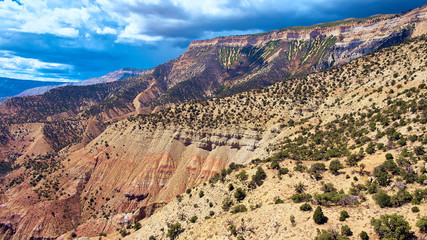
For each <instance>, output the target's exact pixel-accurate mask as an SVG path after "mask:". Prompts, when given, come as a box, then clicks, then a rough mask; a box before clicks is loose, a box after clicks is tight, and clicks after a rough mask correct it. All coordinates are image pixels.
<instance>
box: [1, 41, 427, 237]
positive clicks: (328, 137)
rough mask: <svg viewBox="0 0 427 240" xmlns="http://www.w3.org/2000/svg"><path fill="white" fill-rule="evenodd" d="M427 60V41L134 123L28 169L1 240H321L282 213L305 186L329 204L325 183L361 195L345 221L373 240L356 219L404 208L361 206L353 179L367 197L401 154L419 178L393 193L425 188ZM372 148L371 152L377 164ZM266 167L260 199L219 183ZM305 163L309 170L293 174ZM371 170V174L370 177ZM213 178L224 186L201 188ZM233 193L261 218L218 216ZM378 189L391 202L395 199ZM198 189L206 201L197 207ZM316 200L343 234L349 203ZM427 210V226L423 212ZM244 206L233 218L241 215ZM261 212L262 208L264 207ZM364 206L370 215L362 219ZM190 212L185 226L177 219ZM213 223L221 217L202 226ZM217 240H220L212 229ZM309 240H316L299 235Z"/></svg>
mask: <svg viewBox="0 0 427 240" xmlns="http://www.w3.org/2000/svg"><path fill="white" fill-rule="evenodd" d="M426 49H427V43H426V40H425V39H422V38H419V39H416V41H413V42H408V43H405V44H402V45H398V46H394V47H391V48H388V49H386V50H382V51H380V52H376V53H374V54H370V55H369V56H366V57H364V58H361V59H358V60H355V61H352V62H351V63H349V64H346V65H344V66H343V67H341V68H334V69H331V70H328V71H324V72H319V73H314V74H310V75H308V76H304V77H299V78H293V79H287V80H284V81H282V82H279V83H277V84H275V85H273V86H271V87H268V88H263V89H257V90H252V91H249V92H244V93H241V94H237V95H233V96H230V97H226V98H215V99H211V100H205V101H193V102H190V103H187V104H183V105H177V106H173V107H171V108H169V109H165V110H163V111H159V112H157V113H155V114H150V115H138V116H133V117H129V118H128V119H126V120H123V121H120V122H118V123H116V124H112V125H111V126H109V127H107V129H106V130H105V131H104V132H103V133H102V134H100V135H99V136H98V137H96V138H95V139H94V140H93V141H91V142H90V143H89V144H88V145H87V146H86V147H84V148H82V149H80V150H78V151H76V152H73V153H70V154H69V155H68V154H65V153H64V155H62V156H57V157H55V156H45V157H33V156H26V157H25V158H24V162H23V168H20V169H18V170H15V171H13V172H12V174H9V175H7V176H6V177H4V178H3V179H2V181H3V182H4V185H3V187H2V191H4V194H2V195H1V199H2V212H1V216H0V220H1V226H2V232H3V233H4V234H5V235H7V236H12V238H14V239H21V238H29V237H30V236H32V237H36V238H42V237H43V238H46V237H56V236H59V235H60V234H62V233H63V232H65V231H68V233H67V234H66V235H64V236H63V237H70V236H71V235H73V236H74V234H76V235H77V236H99V235H100V234H101V235H104V233H106V234H107V237H108V236H110V237H113V238H115V237H116V236H118V234H119V232H118V231H116V229H117V228H119V230H120V229H121V228H122V227H123V229H124V230H121V232H122V234H124V235H125V234H126V231H130V230H129V229H128V230H126V226H127V225H129V224H131V223H132V224H133V222H134V221H135V220H139V219H143V220H142V221H141V224H142V226H143V227H142V228H141V230H139V231H137V232H135V233H134V235H131V237H132V236H134V237H135V238H139V239H140V238H143V239H144V238H148V237H149V236H151V235H153V236H155V237H157V238H159V237H160V238H165V237H166V234H167V229H168V224H172V223H175V222H180V223H181V224H182V227H183V228H184V229H185V231H184V232H183V233H182V234H181V235H180V237H182V238H185V236H188V238H191V239H193V238H206V237H211V238H222V237H230V236H231V235H233V233H231V232H229V231H228V230H227V229H228V228H229V226H230V225H232V224H234V225H235V226H236V228H237V230H236V231H237V233H238V234H240V235H242V236H244V237H247V238H267V237H266V235H265V234H268V236H276V237H279V238H280V237H286V236H288V237H294V238H301V237H304V236H309V237H310V236H311V237H314V236H315V235H316V231H315V229H313V232H308V233H307V232H306V231H301V230H302V229H303V228H304V226H306V225H305V224H310V222H308V220H309V219H305V218H309V217H310V214H302V215H301V214H300V213H299V212H295V213H293V214H294V215H295V217H296V218H295V219H296V224H297V227H295V229H293V230H292V231H289V232H286V231H285V232H283V231H284V230H283V228H285V227H286V229H288V228H290V226H288V225H290V224H291V223H290V221H288V220H286V219H288V218H289V216H288V215H290V212H283V210H281V209H296V210H298V207H299V205H295V204H294V203H292V202H291V200H290V198H291V196H292V194H291V192H293V191H294V189H293V185H294V184H296V183H298V182H299V181H301V182H303V183H304V185H306V186H309V187H306V190H305V191H306V192H307V193H309V194H311V195H313V196H314V195H315V194H314V193H319V194H320V192H319V191H320V189H321V187H322V184H321V183H320V182H318V181H316V180H315V179H317V178H323V180H324V181H325V182H327V183H328V182H332V183H335V185H336V186H337V185H339V187H338V186H337V188H339V189H341V188H342V189H343V191H344V193H347V195H346V196H347V197H349V198H351V199H353V198H354V197H353V196H356V198H357V200H358V201H359V202H361V205H356V204H355V203H354V202H351V203H350V205H351V209H350V210H348V212H350V216H354V217H355V218H354V219H352V220H354V224H351V223H347V224H348V225H349V226H350V227H351V229H353V230H357V231H359V230H361V229H363V230H364V231H367V232H368V233H369V234H370V235H373V230H372V228H370V226H369V224H368V225H367V223H369V219H368V220H366V219H364V218H361V219H357V218H356V216H362V215H360V214H371V215H370V216H373V217H376V218H378V217H379V216H380V215H381V214H382V213H390V211H391V210H394V208H391V209H390V208H387V209H382V208H379V207H377V206H376V205H375V204H374V203H373V201H374V200H372V197H371V196H370V195H369V196H367V195H366V194H361V193H363V191H365V190H360V189H359V190H357V189H355V190H354V189H353V190H350V187H352V188H356V187H355V186H353V185H351V183H352V182H353V181H355V180H354V179H355V178H354V176H356V177H357V178H358V179H359V180H358V181H359V182H360V183H363V184H364V183H365V180H368V179H369V178H371V179H376V178H378V176H377V175H375V171H374V168H375V167H378V166H379V165H380V164H381V163H383V161H384V156H385V154H386V153H389V152H390V153H392V154H393V156H395V159H398V156H402V159H400V160H399V161H398V164H399V167H400V168H402V169H405V168H406V167H407V166H411V169H412V170H413V171H412V170H411V171H409V172H410V173H412V175H410V176H409V175H408V176H406V175H405V174H403V173H402V175H401V176H400V177H388V178H387V179H390V180H392V182H393V184H391V182H390V181H389V183H388V184H387V185H388V186H391V185H395V184H397V183H398V182H400V181H402V182H403V184H404V185H405V186H407V188H408V189H409V190H408V191H409V192H410V193H411V194H413V192H414V191H415V189H422V187H420V184H421V185H422V184H424V183H425V179H424V178H425V177H423V176H425V174H424V175H423V173H424V171H425V170H423V168H422V167H423V166H424V165H423V164H425V159H424V155H423V154H424V153H422V151H421V150H420V148H419V146H421V147H422V150H423V151H424V145H423V144H422V142H423V141H424V140H423V139H424V134H425V127H424V125H425V122H426V121H425V115H424V113H423V112H424V111H425V110H424V101H423V100H424V97H425V94H426V93H425V91H426V88H425V84H424V81H425V79H426V76H427V72H426V71H427V70H426V62H427V58H426V56H427V55H426ZM372 122H373V124H372ZM392 129H394V130H392ZM337 136H340V137H337ZM412 136H415V137H412ZM319 137H320V138H319ZM318 139H319V140H318ZM401 139H404V140H401ZM370 142H372V144H373V146H374V147H373V148H374V150H373V152H371V151H369V153H368V152H367V151H368V148H369V145H370ZM362 148H363V149H364V150H363V151H361V150H360V149H362ZM371 148H372V146H371ZM405 148H406V150H405ZM365 149H366V151H365ZM416 149H418V150H416ZM411 156H412V157H411ZM271 157H272V158H271ZM257 158H258V159H266V160H265V161H261V160H255V161H254V163H253V164H258V165H259V166H262V167H263V169H265V171H267V180H266V183H265V184H263V185H262V186H261V187H255V189H253V188H254V186H253V184H252V185H251V184H250V181H249V180H248V181H243V182H242V183H240V182H239V181H237V180H235V178H234V175H233V174H229V173H227V172H224V171H223V173H221V174H222V177H221V175H215V174H216V173H219V172H221V170H222V169H223V168H226V167H227V166H229V164H230V163H237V164H245V165H246V164H248V163H250V162H251V160H253V159H257ZM331 160H339V161H341V164H342V165H345V166H346V168H345V169H344V170H341V171H342V172H345V173H347V174H349V175H351V179H349V180H348V179H346V178H345V174H339V175H338V176H337V177H336V176H335V175H334V174H329V173H322V172H324V171H325V170H324V169H323V168H322V167H321V166H320V167H319V169H317V167H314V168H313V167H311V165H312V164H313V163H315V162H313V161H320V162H324V163H325V164H326V165H327V166H329V164H330V161H331ZM260 161H261V162H265V163H259V162H260ZM396 161H397V160H396ZM297 162H301V164H297V165H300V166H297V167H296V168H295V169H294V167H295V166H294V165H295V164H296V163H297ZM273 163H274V164H278V166H277V165H273ZM362 163H363V164H364V166H365V167H364V168H363V169H362V170H363V174H360V173H358V172H360V166H361V164H362ZM346 164H347V165H348V166H347V165H346ZM357 165H358V166H359V167H356V166H357ZM124 166H126V167H124ZM251 166H252V165H249V166H248V167H246V168H245V170H246V171H247V173H248V174H249V176H251V175H252V174H253V172H254V171H255V170H256V169H251ZM304 166H306V167H304ZM267 167H270V168H272V169H270V170H267ZM284 167H287V168H288V169H290V172H288V173H287V174H283V175H284V176H281V177H279V176H276V174H277V172H278V170H277V168H284ZM424 167H425V166H424ZM305 168H308V170H307V173H300V172H299V171H300V170H301V171H302V172H305V171H306V170H304V169H305ZM298 169H300V170H298ZM310 169H312V170H310ZM239 171H240V170H239ZM283 171H285V170H283ZM368 172H369V173H368ZM398 172H400V170H398ZM289 173H290V174H289ZM274 176H275V177H274ZM308 176H309V177H310V179H308V178H307V177H308ZM390 176H391V175H390ZM212 177H213V179H214V180H212V183H213V184H214V186H211V185H210V184H208V185H206V186H204V185H200V184H202V183H203V182H205V181H207V180H208V179H211V178H212ZM280 178H282V179H280ZM221 179H223V180H221ZM411 179H412V180H411ZM294 180H295V182H293V181H294ZM218 181H219V182H218ZM378 181H379V180H378ZM222 182H223V183H222ZM287 182H289V183H287ZM342 182H345V183H346V184H342ZM229 183H233V185H235V187H236V188H237V187H241V188H242V189H244V190H245V192H246V194H247V198H245V199H244V200H242V201H241V204H244V205H245V206H246V208H247V209H250V205H253V206H254V210H250V211H249V212H248V213H240V214H237V215H235V214H232V213H230V212H229V211H224V210H221V209H222V201H223V200H224V199H223V198H224V197H225V196H227V195H230V196H232V195H234V192H233V191H228V190H227V189H224V188H225V186H227V185H228V184H229ZM281 183H283V184H281ZM354 184H357V182H355V183H354ZM197 185H199V187H197V190H193V192H194V193H193V195H194V196H192V197H191V198H190V197H187V195H183V196H182V197H183V199H182V200H180V201H181V202H179V201H178V200H173V199H176V195H178V194H182V193H183V192H185V191H186V189H192V188H193V187H194V186H197ZM360 188H361V189H363V188H362V187H360ZM378 188H381V189H383V190H385V191H388V192H389V194H394V193H393V192H392V190H391V189H390V187H386V186H384V187H378ZM6 189H8V190H7V191H5V190H6ZM339 189H338V190H339ZM200 190H203V192H204V193H205V194H206V199H209V201H206V199H205V198H204V197H202V198H201V199H200V193H199V192H200ZM338 190H337V191H338ZM350 191H351V192H350ZM354 191H356V192H354ZM337 194H338V193H337ZM340 194H341V193H340ZM359 195H360V196H359ZM362 196H364V198H366V201H365V200H362V199H363V198H361V197H362ZM323 197H325V196H323ZM359 197H360V198H359ZM275 198H280V199H281V200H283V201H285V203H284V204H285V205H281V204H279V205H274V204H272V203H273V202H274V201H276V200H275ZM198 199H200V200H198ZM313 199H314V200H313V204H315V205H322V206H323V205H332V206H333V207H331V209H330V210H329V209H324V211H325V214H326V215H327V216H328V217H329V218H330V220H329V223H328V224H329V225H326V227H325V228H326V229H327V228H328V227H335V226H336V225H337V224H338V222H337V221H336V218H337V217H336V216H335V215H336V214H337V213H333V212H334V211H336V209H339V210H340V209H341V207H340V206H336V205H337V204H338V202H335V201H338V200H339V201H344V200H342V198H338V200H335V199H328V198H327V199H326V200H322V198H321V197H318V198H315V197H313ZM423 199H424V197H422V198H421V200H420V203H421V205H420V206H419V208H420V210H421V213H422V212H423V211H425V202H424V201H425V200H423ZM172 200H173V201H172ZM170 201H172V203H170V204H169V205H166V206H165V207H162V206H164V205H165V204H166V203H167V202H170ZM233 201H234V203H233V204H231V203H230V204H231V205H234V204H236V202H235V200H233ZM325 201H326V202H325ZM399 201H400V200H399ZM210 203H212V210H210V209H211V207H210V205H211V204H210ZM258 203H261V204H260V205H258V207H257V204H258ZM270 204H271V205H270ZM196 205H197V206H196ZM366 205H368V206H369V209H370V210H363V209H367V208H366ZM401 205H402V206H403V207H402V208H398V209H399V211H398V213H400V214H403V215H405V217H406V218H409V217H410V219H408V220H409V221H410V222H411V225H412V226H413V228H415V227H414V223H415V221H416V220H417V219H416V218H414V216H415V215H414V214H412V215H411V214H410V213H409V212H408V211H405V209H406V210H407V209H408V207H409V206H410V205H407V204H406V205H405V204H404V203H402V204H401ZM178 206H179V210H178V211H175V210H176V209H177V208H178ZM353 208H354V210H352V209H353ZM346 209H347V208H346ZM181 210H182V211H184V212H185V213H184V214H180V213H182V211H181ZM389 210H390V211H389ZM210 211H213V212H214V216H215V217H213V218H211V219H207V220H206V221H204V219H205V217H206V216H208V214H209V212H210ZM235 211H238V210H235ZM239 211H240V210H239ZM298 211H299V210H298ZM359 211H362V213H360V212H359ZM363 211H365V212H363ZM156 212H157V213H156ZM272 212H275V213H277V212H278V213H280V212H283V214H276V215H274V214H271V213H272ZM152 214H154V216H153V217H148V216H150V215H152ZM246 214H247V215H246ZM297 214H298V215H297ZM358 214H359V215H358ZM252 215H253V216H252ZM193 216H197V217H198V219H199V220H196V221H198V222H199V223H196V224H195V225H193V224H191V221H190V220H191V219H190V218H191V217H193ZM236 216H238V219H237V218H236ZM244 216H247V218H246V217H244ZM256 216H264V217H262V218H256ZM267 216H270V217H267ZM242 217H243V218H244V219H245V220H244V221H245V223H244V224H246V225H245V226H248V229H252V230H240V229H241V225H242V223H241V218H242ZM35 219H37V221H35ZM249 219H252V220H250V221H251V222H249ZM283 219H285V220H283ZM356 220H357V221H356ZM359 220H360V221H359ZM274 222H278V223H279V225H278V227H273V228H271V229H270V226H272V225H271V224H273V226H274ZM304 222H306V223H304ZM261 223H262V225H261ZM255 226H261V227H258V229H256V228H255ZM281 226H282V228H281ZM307 226H308V225H307ZM162 228H163V229H164V230H163V232H162V231H161V229H162ZM209 228H214V229H217V231H216V232H211V231H208V230H204V229H209ZM276 228H277V229H278V230H277V231H276V230H275V229H276ZM319 228H321V227H319ZM198 229H200V231H199V230H198ZM246 231H247V232H246ZM306 233H307V234H309V235H301V234H306ZM274 234H277V235H274ZM287 234H290V235H287ZM416 234H417V235H418V236H419V235H420V233H419V232H416Z"/></svg>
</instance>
